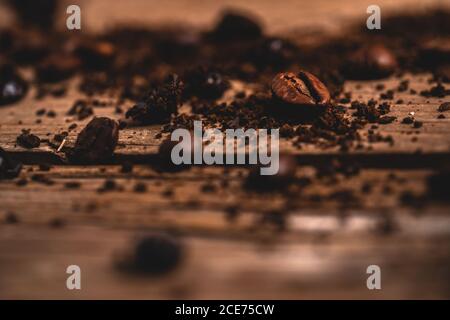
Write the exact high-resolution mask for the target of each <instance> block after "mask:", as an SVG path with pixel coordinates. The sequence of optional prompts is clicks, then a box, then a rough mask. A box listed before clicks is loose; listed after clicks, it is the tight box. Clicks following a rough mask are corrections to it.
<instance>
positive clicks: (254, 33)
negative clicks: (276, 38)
mask: <svg viewBox="0 0 450 320" xmlns="http://www.w3.org/2000/svg"><path fill="white" fill-rule="evenodd" d="M261 35H262V29H261V27H260V25H259V23H258V22H257V21H256V20H254V19H252V18H250V17H249V16H248V15H242V14H241V13H238V12H232V11H229V12H225V13H224V15H223V16H222V19H221V20H220V21H219V22H218V24H217V26H216V27H215V29H214V31H213V32H212V34H211V36H212V37H213V39H214V40H223V41H228V40H233V41H236V40H247V39H255V38H259V37H260V36H261Z"/></svg>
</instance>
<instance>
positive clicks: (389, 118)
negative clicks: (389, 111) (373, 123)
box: [378, 116, 397, 124]
mask: <svg viewBox="0 0 450 320" xmlns="http://www.w3.org/2000/svg"><path fill="white" fill-rule="evenodd" d="M396 119H397V117H394V116H384V117H380V118H379V119H378V123H379V124H388V123H392V122H394V121H395V120H396Z"/></svg>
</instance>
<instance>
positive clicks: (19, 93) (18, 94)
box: [0, 65, 28, 106]
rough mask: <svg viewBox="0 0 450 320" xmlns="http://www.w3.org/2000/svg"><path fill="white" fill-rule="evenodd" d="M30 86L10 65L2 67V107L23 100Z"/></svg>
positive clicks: (0, 91)
mask: <svg viewBox="0 0 450 320" xmlns="http://www.w3.org/2000/svg"><path fill="white" fill-rule="evenodd" d="M27 91H28V85H27V83H26V82H25V80H23V79H22V78H21V77H20V76H19V75H18V74H17V73H16V71H15V70H14V68H13V67H12V66H10V65H0V106H2V105H7V104H12V103H15V102H17V101H19V100H21V99H22V98H23V97H24V96H25V95H26V93H27Z"/></svg>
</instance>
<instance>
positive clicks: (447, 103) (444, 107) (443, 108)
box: [438, 102, 450, 112]
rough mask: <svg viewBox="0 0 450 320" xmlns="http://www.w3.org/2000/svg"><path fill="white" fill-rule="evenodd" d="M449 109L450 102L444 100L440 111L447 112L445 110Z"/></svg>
mask: <svg viewBox="0 0 450 320" xmlns="http://www.w3.org/2000/svg"><path fill="white" fill-rule="evenodd" d="M449 110H450V102H444V103H442V104H441V105H440V106H439V108H438V111H439V112H445V111H449Z"/></svg>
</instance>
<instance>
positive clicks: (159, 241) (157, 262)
mask: <svg viewBox="0 0 450 320" xmlns="http://www.w3.org/2000/svg"><path fill="white" fill-rule="evenodd" d="M183 251H184V250H183V247H182V246H181V244H180V242H179V241H178V240H177V239H175V238H174V237H171V236H169V235H166V234H150V235H147V236H144V237H142V238H141V239H140V240H138V241H137V243H136V244H135V245H134V249H133V251H132V253H131V255H130V257H129V259H128V260H126V261H123V262H122V266H123V267H125V268H126V269H127V270H128V271H132V272H136V273H139V274H145V275H149V276H161V275H164V274H167V273H169V272H171V271H173V270H174V269H175V268H176V267H177V266H178V265H179V264H180V263H181V261H182V258H183V255H184V252H183Z"/></svg>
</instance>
